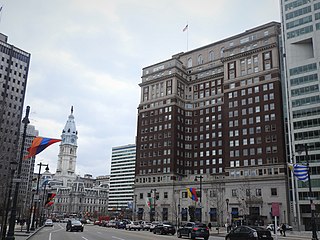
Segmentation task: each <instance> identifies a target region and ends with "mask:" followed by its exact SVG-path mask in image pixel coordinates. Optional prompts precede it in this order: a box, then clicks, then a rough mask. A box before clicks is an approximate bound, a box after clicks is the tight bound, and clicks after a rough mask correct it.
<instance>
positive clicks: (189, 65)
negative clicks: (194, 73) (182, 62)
mask: <svg viewBox="0 0 320 240" xmlns="http://www.w3.org/2000/svg"><path fill="white" fill-rule="evenodd" d="M190 67H192V58H189V59H188V68H190Z"/></svg>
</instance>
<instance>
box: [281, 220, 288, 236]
mask: <svg viewBox="0 0 320 240" xmlns="http://www.w3.org/2000/svg"><path fill="white" fill-rule="evenodd" d="M281 228H282V232H283V236H284V237H285V236H286V230H287V226H286V224H284V223H283V224H282V225H281Z"/></svg>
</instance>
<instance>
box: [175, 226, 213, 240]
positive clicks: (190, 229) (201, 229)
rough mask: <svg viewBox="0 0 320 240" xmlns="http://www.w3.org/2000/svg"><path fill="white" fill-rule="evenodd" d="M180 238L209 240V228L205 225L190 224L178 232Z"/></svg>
mask: <svg viewBox="0 0 320 240" xmlns="http://www.w3.org/2000/svg"><path fill="white" fill-rule="evenodd" d="M177 236H178V238H181V237H182V236H184V237H190V238H191V239H195V238H198V237H201V238H203V239H205V240H208V239H209V228H208V227H207V225H206V224H204V223H195V222H188V223H186V224H185V225H184V226H182V227H181V228H179V229H178V230H177Z"/></svg>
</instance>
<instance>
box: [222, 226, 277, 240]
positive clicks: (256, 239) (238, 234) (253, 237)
mask: <svg viewBox="0 0 320 240" xmlns="http://www.w3.org/2000/svg"><path fill="white" fill-rule="evenodd" d="M225 239H226V240H273V237H272V236H271V233H270V231H269V230H268V229H266V228H264V227H258V226H238V227H236V228H235V229H233V230H231V231H230V232H229V233H228V234H227V235H226V238H225Z"/></svg>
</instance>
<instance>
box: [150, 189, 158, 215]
mask: <svg viewBox="0 0 320 240" xmlns="http://www.w3.org/2000/svg"><path fill="white" fill-rule="evenodd" d="M152 192H153V207H151V212H153V214H152V218H154V220H156V219H155V218H157V221H158V216H157V214H156V199H157V189H155V188H154V189H151V193H152ZM151 206H152V204H151ZM154 220H153V221H154ZM150 221H151V216H150Z"/></svg>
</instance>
